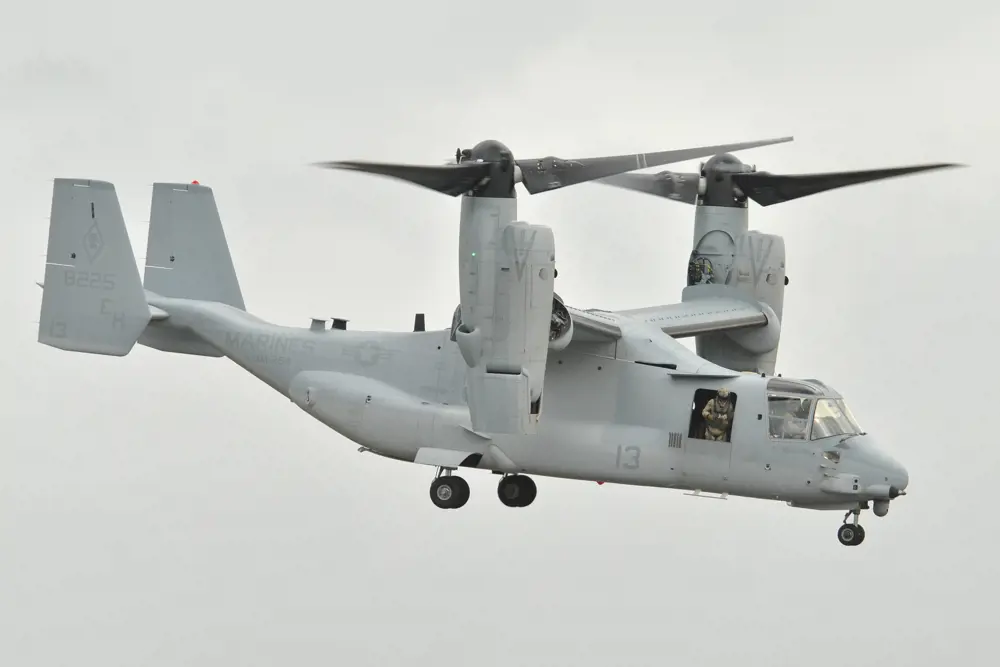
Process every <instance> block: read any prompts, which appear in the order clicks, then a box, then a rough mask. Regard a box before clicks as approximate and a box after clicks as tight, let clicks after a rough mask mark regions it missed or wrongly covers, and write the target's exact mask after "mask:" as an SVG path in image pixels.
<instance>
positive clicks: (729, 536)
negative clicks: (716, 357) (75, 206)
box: [0, 0, 1000, 667]
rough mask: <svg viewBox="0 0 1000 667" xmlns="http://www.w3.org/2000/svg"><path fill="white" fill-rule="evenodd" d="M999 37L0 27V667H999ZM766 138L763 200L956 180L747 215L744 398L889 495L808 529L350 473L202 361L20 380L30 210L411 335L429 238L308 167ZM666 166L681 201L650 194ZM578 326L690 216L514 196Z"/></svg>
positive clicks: (292, 305) (27, 331) (973, 26)
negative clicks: (846, 452) (100, 197)
mask: <svg viewBox="0 0 1000 667" xmlns="http://www.w3.org/2000/svg"><path fill="white" fill-rule="evenodd" d="M998 34H1000V8H998V6H997V5H993V4H992V3H988V2H981V1H977V2H950V3H947V4H946V5H942V4H940V3H926V4H921V3H913V2H902V1H893V2H888V1H882V2H878V3H811V2H796V3H792V2H764V1H757V2H714V3H662V2H661V3H653V2H641V3H638V2H637V3H633V2H621V1H619V2H614V3H596V2H583V1H580V0H577V1H575V2H563V1H562V0H559V1H558V2H557V1H551V2H544V3H542V2H537V1H536V2H523V1H520V0H517V1H515V0H511V1H510V2H508V3H506V4H504V5H502V6H496V5H486V4H484V5H478V4H476V3H471V2H445V1H443V0H424V1H422V2H417V3H404V2H397V3H374V2H373V3H361V2H359V3H348V4H343V3H319V2H312V3H310V2H299V1H298V0H284V1H283V2H280V3H267V4H260V5H254V4H252V3H240V4H234V3H227V2H221V1H218V0H198V1H197V2H195V1H177V2H172V3H168V4H157V5H145V4H144V3H139V2H135V0H129V1H126V0H117V1H112V0H93V1H92V2H87V3H69V2H51V1H47V0H32V2H21V3H11V6H10V7H5V8H4V19H3V22H2V23H0V178H2V181H0V182H2V186H0V188H2V198H3V202H4V205H5V210H4V215H3V217H4V224H3V230H4V232H3V233H4V244H3V245H4V247H5V248H6V252H5V253H3V256H4V257H5V261H3V262H0V278H2V280H3V284H4V285H6V289H5V290H4V292H3V296H2V298H3V304H2V305H3V307H4V308H3V313H4V314H5V319H4V322H5V325H6V326H5V327H4V328H3V330H0V343H2V345H3V348H4V349H6V350H8V353H7V354H6V355H4V356H2V357H0V378H2V379H0V415H2V418H0V429H2V439H0V485H2V486H0V522H2V523H0V664H3V665H10V666H11V667H14V666H16V667H36V666H38V667H41V666H46V667H47V666H55V665H68V664H72V665H95V666H98V665H99V666H101V667H110V666H112V665H129V666H132V665H150V666H157V667H159V666H167V665H170V666H176V665H187V666H191V667H202V666H204V667H208V666H212V667H215V666H217V665H241V666H254V667H256V666H270V665H297V666H299V667H307V666H312V665H331V664H345V665H347V664H350V665H358V666H361V665H389V664H400V665H404V664H405V665H431V664H440V661H441V660H445V661H449V662H451V661H456V660H457V661H458V662H459V663H461V664H469V665H500V664H520V665H609V664H623V665H663V664H685V665H701V666H714V665H732V664H735V662H736V661H738V664H740V665H746V666H748V667H750V666H758V665H760V666H764V665H767V666H772V665H802V664H809V665H814V666H816V667H825V666H834V665H837V666H839V665H843V664H844V661H845V660H846V661H849V662H853V663H854V664H862V665H885V664H888V663H890V662H891V664H905V665H914V666H918V665H938V664H941V663H942V661H944V660H947V661H949V662H956V663H958V662H960V663H961V664H963V665H987V664H993V663H994V660H995V655H991V651H992V650H993V647H995V637H996V633H997V631H998V630H1000V616H998V614H997V613H996V608H995V605H994V603H995V600H996V599H997V596H998V595H1000V582H998V574H997V570H996V562H997V556H998V555H1000V554H998V552H1000V549H998V536H997V525H998V521H997V514H996V512H997V509H996V507H997V500H996V499H997V496H996V492H997V489H996V484H997V481H996V479H997V478H996V473H997V470H998V467H1000V454H998V446H1000V442H998V439H997V437H996V435H995V428H996V427H995V426H994V425H993V421H994V417H995V415H996V414H997V407H996V405H997V402H998V401H1000V390H998V389H997V379H996V378H997V373H996V371H997V365H998V362H997V357H996V354H995V350H996V343H995V340H996V330H997V326H998V324H1000V321H998V316H997V308H996V304H997V298H996V291H995V286H996V267H997V265H998V262H1000V249H998V247H1000V246H998V243H997V241H998V232H997V221H998V218H1000V196H998V195H997V188H996V181H995V179H994V178H993V176H994V175H993V173H992V172H991V171H990V169H991V167H992V160H991V158H992V156H993V155H994V154H995V152H996V146H997V143H998V141H1000V123H998V121H997V115H996V109H997V105H998V99H997V93H996V91H995V85H994V83H995V77H996V63H997V62H998V61H1000V47H998V44H997V35H998ZM785 134H794V135H795V137H796V140H795V142H794V143H791V144H785V145H780V146H775V147H770V148H763V149H756V150H753V151H747V152H745V153H743V154H741V157H742V158H743V159H745V160H747V161H750V162H754V163H756V164H757V165H758V168H760V169H767V170H770V171H774V172H784V171H788V172H796V171H823V170H835V169H848V168H865V167H878V166H885V165H896V164H908V163H913V162H921V161H937V160H947V161H959V162H965V163H968V164H970V165H972V166H971V168H969V169H965V170H954V171H950V172H942V173H937V174H930V175H921V176H915V177H910V178H906V179H900V180H898V181H893V182H885V183H881V184H873V185H867V186H860V187H856V188H848V189H845V190H841V191H838V192H835V193H828V194H825V195H819V196H816V197H812V198H809V199H803V200H799V201H796V202H792V203H787V204H784V205H782V206H776V207H772V208H766V209H764V208H760V207H756V206H754V207H753V210H752V211H751V222H752V225H753V226H754V227H756V228H759V229H762V230H764V231H767V232H771V233H778V234H781V235H783V236H784V237H785V240H786V245H787V252H788V267H789V268H788V272H789V276H790V280H791V282H790V285H789V288H788V290H787V291H786V301H785V304H786V305H785V320H784V329H783V333H784V338H783V341H782V348H781V354H780V356H779V369H778V370H779V372H782V373H784V374H785V375H791V376H805V377H819V378H822V379H824V380H826V381H827V382H829V383H830V384H832V385H833V386H835V387H837V388H838V389H839V390H841V391H842V392H843V393H844V394H845V395H846V396H847V398H848V402H849V404H850V405H851V407H852V408H853V410H854V412H855V414H856V415H857V417H858V418H859V420H860V421H861V422H862V424H863V425H864V426H865V428H866V429H867V430H868V431H870V432H871V433H873V434H877V436H878V437H879V438H880V439H882V441H883V442H885V443H886V446H887V448H888V449H889V451H890V453H892V454H893V455H894V456H896V457H897V458H899V459H900V460H902V461H903V462H904V463H905V464H906V465H907V467H908V468H909V470H910V476H911V484H910V493H909V495H908V496H906V497H905V498H903V499H901V500H900V501H899V502H897V503H894V505H896V506H895V507H893V509H892V512H891V513H890V515H889V516H888V517H886V518H883V519H878V518H875V517H873V516H872V515H871V513H865V515H864V519H865V525H866V527H867V529H868V530H867V532H868V537H867V540H866V542H865V544H864V545H863V546H862V547H860V548H857V549H845V548H844V547H842V546H840V544H839V543H838V542H837V540H836V536H835V530H836V527H837V525H838V524H839V522H840V519H841V515H840V514H839V513H821V512H809V511H805V510H794V509H791V508H789V507H786V506H785V505H783V504H780V503H770V502H763V501H753V500H744V499H730V500H729V501H727V502H717V501H710V500H699V499H694V498H690V497H686V496H684V495H682V494H681V493H679V492H673V491H664V490H655V489H643V488H629V487H615V486H612V485H604V486H598V485H596V484H591V483H583V482H568V481H558V480H550V479H545V478H538V479H537V482H538V486H539V494H538V500H537V501H536V503H535V504H534V505H533V506H532V507H531V509H530V510H524V511H511V510H508V509H506V508H504V507H502V506H501V504H500V503H499V501H498V500H497V499H496V495H495V483H496V478H495V477H492V476H490V475H487V474H485V473H470V474H469V475H467V479H468V480H469V482H470V484H471V486H472V499H471V500H470V502H469V504H468V505H467V506H466V507H465V508H464V509H463V510H461V511H459V512H442V511H440V510H438V509H436V508H435V507H433V506H432V504H431V503H430V501H429V499H428V497H427V486H428V484H429V482H430V479H431V476H432V473H433V471H432V470H431V469H429V468H425V467H422V466H414V465H406V464H402V463H397V462H392V461H388V460H385V459H381V458H377V457H374V456H371V455H362V454H358V453H357V447H356V446H354V445H352V444H351V443H349V442H348V441H346V440H345V439H343V438H342V437H340V436H338V435H336V434H335V433H333V432H332V431H329V430H327V429H325V428H324V427H323V426H321V425H320V424H319V423H318V422H315V421H313V420H311V419H310V418H309V417H307V416H306V415H304V414H303V413H302V412H301V411H300V410H299V409H298V408H296V407H294V406H293V405H292V404H291V403H289V402H288V400H286V399H282V398H281V397H280V396H279V395H277V394H275V393H274V392H273V391H272V390H271V389H269V388H268V387H266V386H265V385H264V384H262V383H260V382H258V381H256V380H254V379H253V378H252V377H250V376H249V375H247V374H246V373H244V372H243V371H242V370H240V369H239V368H237V367H236V366H235V365H233V364H231V363H229V362H227V361H225V360H213V359H204V358H187V357H183V356H170V355H166V354H163V353H160V352H157V351H154V350H150V349H147V348H141V347H136V348H135V351H134V352H133V353H132V354H131V355H129V356H128V357H126V358H123V359H115V358H106V357H97V356H88V355H80V354H71V353H66V352H61V351H58V350H54V349H50V348H46V347H43V346H41V345H39V344H38V343H36V342H35V339H36V325H35V324H34V322H35V321H36V320H37V319H38V309H39V305H40V300H41V291H40V290H39V289H38V287H37V286H36V285H35V284H34V283H35V281H36V280H41V278H42V276H43V262H44V257H43V256H44V253H45V240H46V230H47V217H48V214H49V205H50V197H51V181H50V179H52V178H54V177H58V176H63V177H80V178H98V179H105V180H110V181H112V182H114V183H115V184H116V186H117V188H118V193H119V196H120V197H121V201H122V206H123V209H124V212H125V215H126V219H127V221H128V225H129V231H130V234H131V237H132V242H133V245H134V246H135V250H136V255H137V256H139V257H143V255H144V249H145V242H146V225H145V221H146V220H147V219H148V215H149V197H150V194H151V188H150V185H151V183H152V182H154V181H164V180H167V181H169V180H178V181H189V180H192V179H199V180H200V181H201V182H202V183H204V184H207V185H211V186H212V187H213V188H214V189H215V192H216V198H217V201H218V203H219V206H220V209H221V211H222V215H223V219H224V222H225V224H226V232H227V235H228V238H229V241H230V245H231V247H232V250H233V253H234V256H235V262H236V267H237V271H238V272H239V276H240V280H241V283H242V286H243V290H244V294H245V297H246V301H247V305H248V308H249V309H250V310H252V311H253V312H254V313H256V314H258V315H260V316H262V317H265V318H267V319H270V320H273V321H277V322H280V323H286V324H299V323H301V324H303V325H304V324H306V323H307V322H308V318H309V317H310V316H314V315H318V316H338V317H345V318H349V319H350V320H351V324H350V326H351V327H352V328H355V329H362V328H364V329H379V328H387V329H396V330H405V329H407V328H408V327H409V326H410V325H411V324H412V321H413V313H414V312H416V311H422V312H426V313H427V319H428V326H429V327H445V326H447V325H448V324H449V322H450V318H451V314H452V311H453V310H454V308H455V305H456V303H457V300H458V282H457V276H456V266H455V264H456V262H455V258H456V246H457V222H458V202H457V201H456V200H453V199H450V198H447V197H442V196H440V195H436V194H434V193H431V192H428V191H423V190H421V189H418V188H416V187H412V186H407V185H404V184H400V183H395V182H392V181H389V180H384V179H378V178H375V177H366V176H363V175H358V174H350V173H338V172H330V171H322V170H319V169H315V168H312V167H309V166H307V164H308V163H309V162H312V161H317V160H332V159H350V158H356V159H395V160H399V161H411V162H417V161H443V160H446V159H447V158H448V157H449V156H451V155H453V154H454V151H455V148H457V147H459V146H462V147H468V146H472V145H473V144H474V143H475V142H476V141H478V140H480V139H485V138H497V139H500V140H502V141H504V142H505V143H507V144H508V145H509V146H510V147H511V148H512V149H513V150H514V152H515V153H516V154H518V155H520V156H522V157H528V156H540V155H548V154H557V155H561V156H564V157H587V156H596V155H602V154H617V153H623V152H633V151H653V150H663V149H667V148H683V147H688V146H697V145H702V144H714V143H722V142H726V141H742V140H751V139H759V138H766V137H772V136H781V135H785ZM691 166H696V163H695V164H694V165H691V164H683V165H676V166H675V168H678V169H684V168H689V167H691ZM519 207H520V211H521V215H522V217H523V218H525V219H528V220H530V221H533V222H540V223H545V224H548V225H551V226H552V227H553V228H554V230H555V234H556V246H557V254H558V258H559V269H560V271H559V281H560V285H561V288H560V292H561V294H562V295H563V296H564V297H565V298H566V300H567V301H568V302H569V303H571V304H572V305H575V306H578V307H594V306H599V307H605V308H626V307H637V306H642V305H650V304H656V303H664V302H670V301H674V300H677V299H679V296H680V289H681V287H682V285H683V283H684V276H685V263H686V258H687V255H688V252H689V250H690V243H691V233H692V219H693V210H692V209H690V208H688V207H684V206H681V205H678V204H674V203H671V202H668V201H664V200H657V199H655V198H652V197H647V196H643V195H639V194H635V193H629V192H625V191H618V190H614V189H611V188H607V187H603V186H599V185H586V186H579V187H575V188H568V189H565V190H561V191H558V192H553V193H547V194H544V195H539V196H535V197H528V196H523V197H522V198H521V200H520V204H519Z"/></svg>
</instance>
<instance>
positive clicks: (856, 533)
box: [837, 510, 865, 547]
mask: <svg viewBox="0 0 1000 667" xmlns="http://www.w3.org/2000/svg"><path fill="white" fill-rule="evenodd" d="M852 514H853V515H854V523H847V517H849V516H851V515H852ZM860 515H861V511H860V510H852V511H850V512H848V513H847V514H846V515H845V516H844V524H843V525H842V526H841V527H840V528H838V529H837V539H838V540H840V543H841V544H843V545H844V546H845V547H856V546H858V545H859V544H861V543H862V542H864V541H865V529H864V528H862V527H861V526H860V525H858V517H859V516H860Z"/></svg>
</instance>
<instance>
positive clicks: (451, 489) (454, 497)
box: [431, 475, 469, 510]
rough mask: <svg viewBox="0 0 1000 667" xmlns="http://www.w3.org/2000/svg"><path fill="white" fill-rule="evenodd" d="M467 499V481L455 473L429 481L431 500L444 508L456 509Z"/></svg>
mask: <svg viewBox="0 0 1000 667" xmlns="http://www.w3.org/2000/svg"><path fill="white" fill-rule="evenodd" d="M468 501H469V483H468V482H466V481H465V480H464V479H462V478H461V477H458V476H456V475H445V476H443V477H438V478H436V479H435V480H434V481H433V482H431V502H432V503H434V504H435V505H437V506H438V507H440V508H441V509H444V510H457V509H458V508H459V507H462V506H463V505H465V503H467V502H468Z"/></svg>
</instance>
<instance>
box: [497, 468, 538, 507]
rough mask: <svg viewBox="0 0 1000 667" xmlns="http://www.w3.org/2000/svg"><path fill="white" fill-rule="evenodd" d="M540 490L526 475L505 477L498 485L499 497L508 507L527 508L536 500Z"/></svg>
mask: <svg viewBox="0 0 1000 667" xmlns="http://www.w3.org/2000/svg"><path fill="white" fill-rule="evenodd" d="M537 492H538V488H537V487H536V486H535V482H534V480H532V479H531V478H530V477H528V476H526V475H504V476H503V479H501V480H500V484H498V485H497V495H498V496H499V497H500V502H502V503H503V504H504V505H506V506H507V507H527V506H528V505H530V504H531V503H532V502H533V501H534V500H535V495H536V493H537Z"/></svg>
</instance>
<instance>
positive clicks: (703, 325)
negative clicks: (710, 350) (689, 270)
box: [615, 297, 767, 338]
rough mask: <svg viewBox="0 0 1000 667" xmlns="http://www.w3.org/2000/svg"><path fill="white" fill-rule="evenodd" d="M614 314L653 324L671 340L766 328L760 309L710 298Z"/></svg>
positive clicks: (739, 301) (729, 299)
mask: <svg viewBox="0 0 1000 667" xmlns="http://www.w3.org/2000/svg"><path fill="white" fill-rule="evenodd" d="M615 312H616V313H617V314H618V315H624V316H627V317H633V318H636V319H638V320H640V321H642V322H645V323H647V324H653V325H655V326H657V327H658V328H659V329H660V330H662V331H663V332H664V333H665V334H668V335H669V336H672V337H673V338H687V337H689V336H698V335H701V334H705V333H712V332H715V331H731V330H734V329H746V328H750V327H761V326H764V325H766V324H767V315H765V314H764V310H763V309H762V308H761V307H760V306H757V305H754V304H752V303H749V302H746V301H742V300H740V299H733V298H727V297H710V298H705V299H697V300H692V301H687V302H684V303H671V304H668V305H664V306H650V307H647V308H637V309H634V310H620V311H615Z"/></svg>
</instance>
